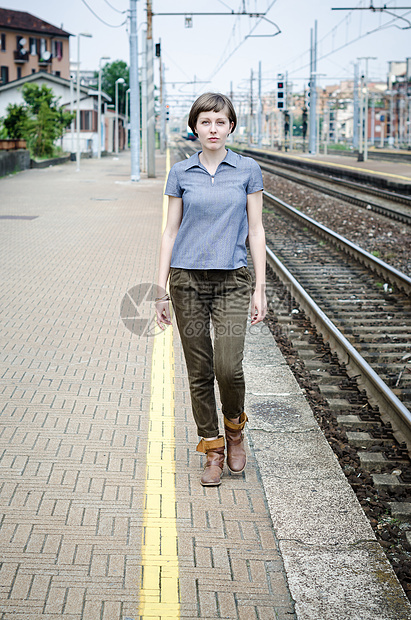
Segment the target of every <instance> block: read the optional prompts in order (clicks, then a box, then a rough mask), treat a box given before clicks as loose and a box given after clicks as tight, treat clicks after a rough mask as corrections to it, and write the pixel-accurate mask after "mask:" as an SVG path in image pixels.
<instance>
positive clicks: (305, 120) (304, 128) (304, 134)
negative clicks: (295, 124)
mask: <svg viewBox="0 0 411 620" xmlns="http://www.w3.org/2000/svg"><path fill="white" fill-rule="evenodd" d="M307 119H308V114H307V108H303V138H304V139H305V136H306V135H307V127H308V125H307Z"/></svg>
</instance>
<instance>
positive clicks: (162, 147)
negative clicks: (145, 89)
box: [160, 39, 166, 153]
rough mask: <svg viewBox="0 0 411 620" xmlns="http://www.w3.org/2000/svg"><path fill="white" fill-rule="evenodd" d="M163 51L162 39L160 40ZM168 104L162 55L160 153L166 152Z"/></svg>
mask: <svg viewBox="0 0 411 620" xmlns="http://www.w3.org/2000/svg"><path fill="white" fill-rule="evenodd" d="M160 49H161V39H160ZM165 107H166V102H165V97H164V65H163V57H162V56H161V55H160V153H164V152H165V150H166V136H165V114H166V110H165Z"/></svg>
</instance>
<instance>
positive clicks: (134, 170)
mask: <svg viewBox="0 0 411 620" xmlns="http://www.w3.org/2000/svg"><path fill="white" fill-rule="evenodd" d="M130 150H131V180H132V181H139V180H140V88H139V83H138V38H137V0H130Z"/></svg>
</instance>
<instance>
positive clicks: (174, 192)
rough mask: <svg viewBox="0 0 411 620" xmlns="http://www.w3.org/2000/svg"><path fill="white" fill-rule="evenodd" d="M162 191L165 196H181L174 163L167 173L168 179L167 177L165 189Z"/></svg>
mask: <svg viewBox="0 0 411 620" xmlns="http://www.w3.org/2000/svg"><path fill="white" fill-rule="evenodd" d="M164 193H165V195H166V196H176V197H177V198H181V196H182V195H183V192H182V189H181V186H180V183H179V181H178V176H177V172H176V167H175V165H174V166H173V167H172V168H171V170H170V172H169V173H168V179H167V183H166V189H165V192H164Z"/></svg>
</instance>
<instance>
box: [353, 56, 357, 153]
mask: <svg viewBox="0 0 411 620" xmlns="http://www.w3.org/2000/svg"><path fill="white" fill-rule="evenodd" d="M353 104H354V110H353V132H352V145H353V148H354V149H358V124H359V118H358V112H359V102H358V62H356V63H355V64H354V93H353Z"/></svg>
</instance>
